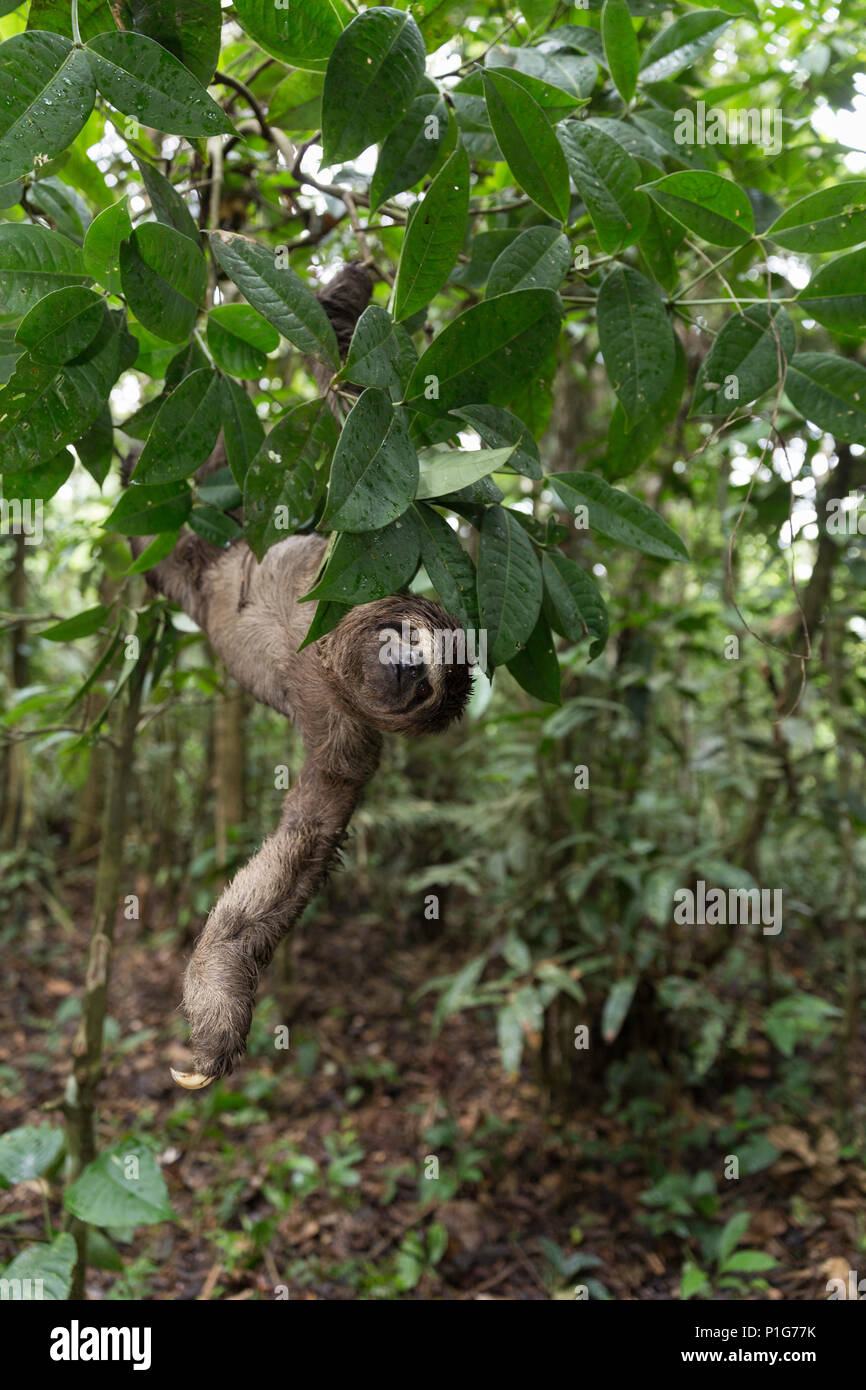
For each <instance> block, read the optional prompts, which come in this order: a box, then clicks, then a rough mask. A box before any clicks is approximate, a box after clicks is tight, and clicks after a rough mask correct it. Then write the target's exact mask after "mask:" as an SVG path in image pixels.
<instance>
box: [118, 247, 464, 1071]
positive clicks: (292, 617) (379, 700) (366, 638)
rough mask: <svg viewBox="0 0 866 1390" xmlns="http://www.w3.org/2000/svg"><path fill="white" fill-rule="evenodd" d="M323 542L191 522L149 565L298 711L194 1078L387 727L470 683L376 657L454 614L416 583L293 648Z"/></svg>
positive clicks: (214, 930) (196, 999) (234, 1031)
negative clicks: (243, 537) (286, 765)
mask: <svg viewBox="0 0 866 1390" xmlns="http://www.w3.org/2000/svg"><path fill="white" fill-rule="evenodd" d="M341 280H342V283H343V284H344V285H345V284H346V283H347V282H348V284H349V291H350V292H348V293H347V294H346V295H344V296H342V297H341V296H340V294H339V283H335V284H332V285H331V286H329V287H328V291H326V292H323V293H322V294H321V295H320V299H321V300H322V302H323V304H324V306H325V309H326V311H327V312H328V314H329V316H330V317H331V319H332V321H333V322H334V325H335V328H336V330H337V333H338V337H339V339H340V343H341V348H342V350H343V351H345V346H346V344H347V342H348V338H349V337H350V336H351V327H350V326H349V322H350V320H351V322H352V323H354V321H355V319H357V317H358V316H359V314H360V313H361V311H362V310H363V308H364V306H365V304H366V303H367V300H368V299H369V296H370V290H371V285H370V278H369V275H368V274H367V272H366V271H364V270H363V268H362V267H346V269H345V270H344V271H343V272H342V276H341ZM146 543H147V542H146V539H143V540H140V541H138V542H137V543H136V545H135V549H136V550H137V551H139V552H140V550H141V549H142V548H143V547H144V545H145V544H146ZM326 544H327V541H326V539H325V538H324V537H323V536H319V535H315V534H313V535H306V536H292V537H290V538H289V539H287V540H285V541H282V542H280V543H279V544H278V545H275V546H273V547H272V548H271V549H270V550H269V551H268V552H267V554H266V556H265V558H264V560H263V561H262V562H261V564H259V562H258V561H257V560H256V559H255V556H254V555H253V554H252V552H251V551H250V549H249V547H248V546H247V545H246V543H245V542H239V543H237V544H235V545H233V546H232V547H231V548H230V549H229V550H227V551H226V550H220V549H219V548H217V547H216V546H212V545H210V544H209V543H208V542H207V541H204V540H202V539H201V538H200V537H198V536H195V535H191V534H188V535H184V536H183V537H181V539H180V540H179V541H178V543H177V545H176V546H175V548H174V550H173V551H172V553H171V555H170V556H169V557H168V558H167V559H166V560H163V561H162V562H161V563H160V564H159V565H157V566H156V567H155V568H154V569H153V570H150V571H149V572H148V578H149V580H150V582H151V583H152V584H153V585H154V586H155V587H156V588H158V589H160V590H161V591H162V592H163V593H165V594H167V595H168V596H169V597H171V598H173V599H175V600H176V601H177V602H178V603H179V604H180V605H181V607H182V608H184V609H185V610H186V612H187V613H188V614H189V615H190V617H191V618H193V619H194V620H195V622H197V623H198V625H199V626H200V627H201V628H203V629H204V631H205V632H206V633H207V635H208V637H209V638H210V641H211V643H212V645H213V647H214V649H215V650H216V652H217V653H218V654H219V656H220V657H221V658H222V660H223V661H224V663H225V665H226V668H227V670H228V671H229V673H230V674H231V675H232V676H233V677H234V678H235V680H236V681H238V683H239V684H240V685H242V686H243V687H244V688H245V689H246V690H249V691H250V692H251V693H252V694H253V695H254V696H255V698H256V699H257V700H260V701H261V702H262V703H263V704H266V705H270V706H271V707H272V708H273V709H276V710H279V711H280V713H281V714H285V715H288V716H289V717H290V718H293V719H294V720H295V722H296V724H297V726H298V728H299V729H300V732H301V735H302V737H303V740H304V744H305V746H306V750H307V758H306V762H305V763H304V767H303V769H302V771H301V773H300V775H299V777H298V780H297V782H296V783H295V785H294V787H292V789H291V791H290V792H289V793H288V795H287V796H286V799H285V801H284V803H283V814H282V819H281V821H280V824H279V827H278V828H277V830H276V831H275V832H274V833H273V834H272V835H271V836H269V838H268V839H267V840H265V842H264V844H263V845H262V847H261V849H260V850H259V851H258V853H257V854H256V855H255V856H254V857H253V858H252V859H251V860H250V861H249V863H248V864H247V865H245V867H244V868H243V869H241V870H240V872H239V873H238V874H237V876H236V877H235V878H234V879H233V880H232V882H231V883H230V884H229V886H228V887H227V888H226V889H225V891H224V892H223V894H222V896H221V897H220V899H219V901H218V902H217V903H216V904H215V906H214V907H213V909H212V911H211V913H210V916H209V917H208V920H207V923H206V924H205V927H204V930H203V932H202V933H201V936H200V937H199V939H198V942H197V943H196V947H195V951H194V953H193V956H192V959H191V960H190V962H189V966H188V967H187V971H186V978H185V983H184V1009H185V1012H186V1015H187V1018H188V1019H189V1023H190V1043H191V1047H192V1051H193V1056H194V1059H195V1068H196V1071H197V1072H198V1073H199V1076H198V1077H194V1078H190V1077H187V1078H186V1082H185V1084H187V1085H192V1086H199V1085H203V1084H206V1080H207V1079H210V1078H213V1077H217V1076H222V1075H224V1074H225V1073H227V1072H230V1071H231V1070H232V1068H233V1066H234V1065H235V1062H236V1061H237V1059H238V1057H239V1056H240V1055H241V1054H242V1053H243V1051H244V1049H245V1047H246V1038H247V1033H248V1032H249V1027H250V1021H251V1018H252V1011H253V1006H254V1003H255V996H256V988H257V985H258V980H259V975H260V973H261V971H262V970H264V969H265V968H266V967H267V965H268V964H269V963H270V960H271V957H272V956H273V953H274V949H275V947H276V945H277V943H278V941H279V940H280V938H281V937H282V936H283V935H285V933H286V932H287V931H288V930H289V929H290V928H291V926H292V925H293V924H294V922H295V921H296V920H297V918H298V917H299V915H300V913H301V912H302V911H303V909H304V907H305V906H306V904H307V903H308V902H309V901H310V899H311V898H312V896H313V894H314V893H315V892H316V891H317V890H318V888H319V887H320V886H321V884H322V882H323V880H324V879H325V877H326V875H327V872H328V869H329V867H330V865H331V863H332V861H333V859H334V856H335V854H336V852H337V850H338V848H339V845H340V841H341V839H342V837H343V834H344V831H345V829H346V825H347V824H348V821H349V818H350V817H351V815H352V812H353V811H354V809H355V807H356V805H357V803H358V800H359V797H360V795H361V792H362V790H363V787H364V785H365V783H366V782H367V781H368V780H369V779H370V777H372V775H373V773H374V772H375V770H376V767H377V765H378V762H379V754H380V749H381V743H382V737H381V736H382V734H383V733H389V732H394V733H405V734H423V733H432V732H436V731H438V730H440V729H444V728H445V727H446V726H447V725H448V724H449V723H450V722H451V721H452V720H453V719H454V718H456V717H458V716H459V715H460V714H461V712H462V710H463V707H464V705H465V703H466V699H467V697H468V694H469V689H470V685H471V673H470V670H469V668H468V667H467V666H466V665H465V664H445V663H442V662H439V663H438V664H437V662H436V661H435V660H432V661H430V660H428V661H427V662H426V663H417V664H416V663H414V662H404V663H399V662H398V663H393V664H392V663H383V661H382V660H381V659H380V657H381V652H382V639H381V633H382V631H383V629H396V630H397V631H399V630H400V628H401V624H402V623H403V621H404V620H405V621H408V623H409V624H410V625H411V627H412V628H413V629H414V630H415V631H417V632H419V633H421V634H423V633H424V631H425V630H426V631H427V632H430V633H432V632H433V631H435V630H436V629H439V630H447V629H451V630H456V629H457V627H458V624H457V622H456V621H455V620H454V619H453V618H452V617H450V616H449V615H448V614H447V613H445V612H444V610H443V609H441V608H439V607H438V606H437V605H435V604H432V603H429V602H427V601H426V600H425V599H421V598H416V597H413V596H411V595H399V596H395V597H392V598H387V599H383V600H381V601H380V602H377V603H370V604H365V605H363V606H361V607H358V608H353V609H352V610H351V611H350V612H349V613H348V614H347V615H346V617H345V618H344V619H343V620H342V622H341V623H340V624H339V625H338V626H337V627H336V628H335V629H334V630H333V631H332V632H330V633H328V634H327V635H326V636H325V637H322V638H320V639H319V641H318V642H315V643H313V644H312V645H311V646H309V647H306V648H305V649H304V650H303V651H302V652H298V650H297V648H298V646H299V645H300V643H301V641H302V640H303V637H304V635H305V633H306V631H307V628H308V626H309V623H310V620H311V618H312V616H313V613H314V605H313V604H311V603H306V604H304V603H299V599H300V597H301V596H302V595H303V594H305V593H307V592H308V590H309V589H311V588H312V586H313V583H314V580H315V576H316V574H317V572H318V570H319V569H320V567H321V564H322V561H323V557H324V551H325V547H326ZM182 1084H184V1083H183V1081H182Z"/></svg>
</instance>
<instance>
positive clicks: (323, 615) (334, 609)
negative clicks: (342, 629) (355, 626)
mask: <svg viewBox="0 0 866 1390" xmlns="http://www.w3.org/2000/svg"><path fill="white" fill-rule="evenodd" d="M351 611H352V610H351V605H350V604H348V603H329V602H328V601H327V600H324V599H323V600H322V601H321V603H317V604H316V607H315V610H314V613H313V621H312V622H311V623H310V626H309V627H308V628H307V635H306V637H305V638H304V640H303V642H302V643H301V645H300V646H299V647H298V651H299V652H302V651H303V650H304V647H309V646H310V644H311V643H312V642H318V640H319V638H320V637H324V636H325V634H326V633H328V632H333V630H334V628H335V627H336V626H337V624H338V623H339V622H341V620H342V619H343V618H345V616H346V614H347V613H350V612H351Z"/></svg>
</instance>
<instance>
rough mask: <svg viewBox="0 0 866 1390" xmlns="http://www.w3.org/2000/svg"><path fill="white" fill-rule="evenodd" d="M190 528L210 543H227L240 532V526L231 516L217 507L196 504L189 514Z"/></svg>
mask: <svg viewBox="0 0 866 1390" xmlns="http://www.w3.org/2000/svg"><path fill="white" fill-rule="evenodd" d="M189 527H190V530H192V531H195V533H196V535H199V536H202V537H203V538H204V540H206V541H210V543H211V545H228V544H229V543H230V542H231V541H233V540H235V539H236V538H237V537H238V536H239V535H240V534H241V528H240V526H239V525H238V523H237V522H236V521H235V519H234V517H233V516H226V514H225V512H222V511H220V510H219V508H218V507H211V506H207V505H204V506H197V507H193V509H192V511H191V512H190V514H189Z"/></svg>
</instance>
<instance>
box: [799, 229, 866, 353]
mask: <svg viewBox="0 0 866 1390" xmlns="http://www.w3.org/2000/svg"><path fill="white" fill-rule="evenodd" d="M797 303H798V304H799V305H800V308H801V309H803V310H804V312H805V313H807V314H808V315H809V316H810V318H813V319H817V320H818V322H819V323H823V324H824V326H825V327H826V328H831V329H832V330H833V331H834V332H835V333H844V334H856V333H857V332H858V330H859V329H861V328H863V327H866V247H861V248H860V250H859V251H852V252H851V254H850V255H848V256H840V257H839V258H838V260H835V261H831V262H830V264H829V265H822V266H821V268H820V270H818V271H817V272H816V274H814V275H813V276H812V279H811V280H810V281H809V283H808V285H807V286H806V288H805V289H803V290H801V291H800V293H799V294H798V295H797ZM860 336H862V335H860Z"/></svg>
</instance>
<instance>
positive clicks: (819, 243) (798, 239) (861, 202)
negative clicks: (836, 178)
mask: <svg viewBox="0 0 866 1390" xmlns="http://www.w3.org/2000/svg"><path fill="white" fill-rule="evenodd" d="M764 236H765V237H767V238H768V240H770V241H777V242H778V243H779V245H780V246H784V247H785V248H786V249H787V250H788V251H806V252H810V253H812V252H816V251H844V249H845V247H846V246H856V245H857V243H858V241H866V179H849V180H847V181H846V182H845V183H839V184H836V185H835V187H833V188H822V189H821V190H820V192H818V193H809V194H807V196H806V197H805V198H801V199H800V201H799V202H798V203H795V204H794V206H793V207H791V208H788V211H787V212H783V213H782V215H781V217H777V218H776V221H775V222H774V223H773V225H772V226H771V227H768V228H767V230H766V232H765V233H764Z"/></svg>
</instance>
